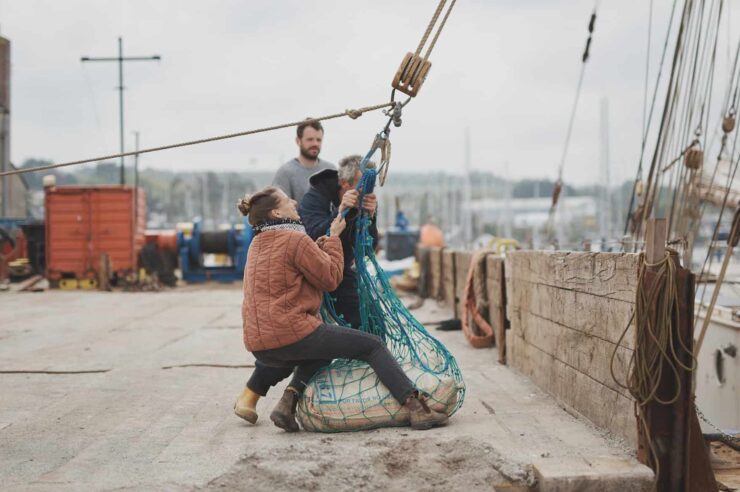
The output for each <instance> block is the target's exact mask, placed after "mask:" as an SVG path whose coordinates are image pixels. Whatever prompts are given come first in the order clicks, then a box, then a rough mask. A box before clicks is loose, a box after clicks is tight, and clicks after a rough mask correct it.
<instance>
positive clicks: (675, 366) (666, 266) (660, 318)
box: [610, 251, 696, 480]
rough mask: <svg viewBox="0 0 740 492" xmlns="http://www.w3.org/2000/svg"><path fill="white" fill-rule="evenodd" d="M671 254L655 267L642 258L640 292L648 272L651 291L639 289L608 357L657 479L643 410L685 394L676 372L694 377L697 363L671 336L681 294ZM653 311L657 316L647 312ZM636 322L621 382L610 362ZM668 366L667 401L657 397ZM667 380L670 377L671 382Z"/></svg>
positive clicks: (678, 339) (683, 344)
mask: <svg viewBox="0 0 740 492" xmlns="http://www.w3.org/2000/svg"><path fill="white" fill-rule="evenodd" d="M671 256H672V255H671V252H670V251H666V254H665V257H664V258H663V259H662V260H660V261H658V262H657V263H649V262H648V261H646V260H645V257H644V255H641V262H640V271H639V273H638V285H639V286H643V285H644V284H645V283H644V278H645V272H646V271H647V269H648V268H651V269H653V270H654V272H655V276H654V280H653V282H652V284H651V285H650V287H649V289H645V288H642V287H640V288H638V289H637V293H636V299H635V311H634V312H633V313H632V316H631V317H630V319H629V321H628V323H627V326H626V327H625V329H624V331H623V332H622V334H621V336H620V337H619V340H618V341H617V345H616V347H614V351H613V352H612V356H611V361H610V371H611V375H612V379H613V380H614V382H615V383H616V384H617V385H618V386H620V387H621V388H624V389H626V390H628V391H629V392H630V394H631V395H632V397H633V398H634V399H635V416H636V417H637V422H638V425H639V426H640V427H641V428H642V429H643V431H644V435H645V439H646V441H647V445H648V449H649V451H650V454H651V456H652V459H653V464H654V465H655V476H656V480H657V477H658V476H659V475H660V462H659V460H658V451H657V449H656V445H655V443H654V442H653V441H652V439H651V437H650V436H651V432H650V423H649V421H648V419H647V416H646V408H647V405H648V404H649V403H650V402H653V401H654V402H656V403H658V404H660V405H672V404H673V403H674V402H676V400H678V398H679V397H680V396H681V394H682V392H683V391H688V390H690V388H682V383H681V374H680V371H681V370H684V371H688V372H691V371H694V370H695V368H696V359H695V358H694V356H693V353H692V351H691V350H690V348H689V347H687V346H686V342H685V341H684V340H682V338H681V336H680V335H678V336H676V334H674V332H673V330H672V317H673V316H675V322H676V324H677V325H678V324H679V323H680V319H679V313H680V310H679V293H678V287H677V284H676V275H677V273H676V263H675V262H674V260H673V259H672V257H671ZM653 310H655V315H654V316H652V315H651V312H652V311H653ZM633 320H634V321H635V324H636V326H635V330H636V331H635V333H636V335H635V337H636V340H635V350H634V351H633V352H632V355H631V357H630V360H629V363H628V366H627V375H626V378H625V380H623V381H620V379H619V378H618V377H617V375H616V373H615V367H614V359H615V358H616V356H617V351H618V350H619V349H620V348H623V347H624V345H622V341H623V340H624V338H625V337H626V335H627V332H628V331H629V329H630V326H632V321H633ZM677 348H678V349H679V350H680V351H683V352H684V354H687V355H688V357H689V360H691V364H690V365H686V364H684V363H683V362H682V360H681V359H682V358H681V356H680V355H679V354H678V353H677ZM665 366H667V368H668V370H669V371H670V373H672V379H673V380H674V386H673V388H674V390H673V391H674V393H673V395H672V396H670V397H669V398H667V399H662V398H661V397H660V396H658V388H659V387H660V383H661V381H662V380H663V378H664V376H663V369H664V367H665ZM669 377H670V376H669Z"/></svg>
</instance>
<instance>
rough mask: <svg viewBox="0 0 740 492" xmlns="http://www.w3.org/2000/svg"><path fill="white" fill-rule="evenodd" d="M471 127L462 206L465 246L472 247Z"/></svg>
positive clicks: (468, 132) (468, 136)
mask: <svg viewBox="0 0 740 492" xmlns="http://www.w3.org/2000/svg"><path fill="white" fill-rule="evenodd" d="M470 168H471V162H470V128H468V127H466V128H465V170H464V173H465V175H464V177H463V179H464V182H463V193H464V197H463V201H464V203H465V205H464V206H463V207H461V210H463V211H464V212H463V214H464V215H463V217H462V226H463V241H465V247H468V248H469V247H470V246H471V245H472V244H473V210H472V204H471V198H472V197H471V195H472V191H471V186H470Z"/></svg>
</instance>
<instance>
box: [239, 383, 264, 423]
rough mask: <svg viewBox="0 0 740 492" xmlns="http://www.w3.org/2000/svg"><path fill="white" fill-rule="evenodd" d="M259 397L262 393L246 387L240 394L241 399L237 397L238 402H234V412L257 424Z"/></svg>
mask: <svg viewBox="0 0 740 492" xmlns="http://www.w3.org/2000/svg"><path fill="white" fill-rule="evenodd" d="M259 399H260V395H258V394H257V393H255V392H254V391H252V390H251V389H249V388H244V390H243V391H242V394H241V395H239V399H237V400H236V403H235V404H234V413H235V414H236V415H237V416H238V417H241V418H243V419H244V420H246V421H247V422H249V423H250V424H256V423H257V400H259Z"/></svg>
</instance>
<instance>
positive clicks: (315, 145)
mask: <svg viewBox="0 0 740 492" xmlns="http://www.w3.org/2000/svg"><path fill="white" fill-rule="evenodd" d="M323 139H324V128H323V127H322V126H321V123H320V122H318V121H315V120H311V119H308V120H306V121H305V122H304V123H301V124H300V125H298V127H297V128H296V139H295V141H296V144H297V145H298V150H299V153H298V157H296V158H294V159H292V160H290V161H288V162H286V163H285V164H283V165H282V166H280V169H278V170H277V173H276V174H275V179H273V180H272V184H273V185H275V186H277V187H279V188H280V189H282V190H283V191H284V192H285V194H286V195H288V196H289V197H290V198H292V199H293V200H295V201H297V202H298V203H301V200H302V199H303V195H305V194H306V192H307V191H308V188H309V187H310V185H309V184H308V178H310V177H311V176H312V175H314V174H316V173H317V172H319V171H323V170H324V169H336V166H335V165H334V164H332V163H331V162H327V161H323V160H321V159H319V153H320V152H321V142H322V141H323Z"/></svg>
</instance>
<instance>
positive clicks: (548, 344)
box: [505, 251, 639, 445]
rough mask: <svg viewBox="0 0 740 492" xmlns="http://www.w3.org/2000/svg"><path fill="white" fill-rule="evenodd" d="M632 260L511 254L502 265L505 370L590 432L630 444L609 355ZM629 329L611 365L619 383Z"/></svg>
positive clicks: (626, 404)
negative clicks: (588, 425)
mask: <svg viewBox="0 0 740 492" xmlns="http://www.w3.org/2000/svg"><path fill="white" fill-rule="evenodd" d="M638 258H639V257H638V255H636V254H623V253H576V252H571V253H567V252H544V251H517V252H510V253H508V254H507V257H506V266H505V277H506V294H507V313H508V317H509V320H510V323H511V329H510V330H509V333H508V334H507V337H506V338H507V345H506V350H507V362H508V364H509V365H511V366H513V367H514V368H516V369H518V370H519V371H520V372H522V373H523V374H525V375H526V376H528V377H529V378H531V379H532V381H533V382H534V383H535V384H537V385H538V386H540V387H541V388H543V389H544V390H545V391H547V392H548V393H550V394H552V395H553V396H555V397H556V398H558V399H559V400H560V401H561V402H563V403H565V404H566V405H568V406H569V407H571V408H572V409H574V410H576V411H577V412H578V413H580V414H582V415H583V416H585V417H586V418H588V419H589V420H591V421H592V422H593V423H594V424H596V425H597V426H599V427H602V428H604V429H606V430H608V431H610V432H612V433H613V434H615V435H617V436H620V437H622V438H624V439H627V440H628V441H629V442H630V443H632V444H635V445H636V443H637V434H636V432H637V423H636V420H635V417H634V411H633V399H632V397H631V396H630V395H629V393H628V392H627V391H626V390H625V389H623V388H621V387H620V386H619V385H617V384H616V382H615V381H614V380H613V378H612V375H611V372H610V361H611V357H612V353H613V352H614V350H615V348H616V347H617V342H618V340H619V337H620V335H621V334H622V331H623V330H624V329H625V327H626V326H627V323H628V322H629V320H630V317H631V315H632V311H633V309H634V300H635V292H636V289H637V276H638V265H639V263H638ZM633 347H634V323H632V326H630V329H629V331H628V333H627V335H626V336H625V338H624V340H623V341H622V343H621V344H620V346H619V348H618V349H617V352H616V357H615V360H614V366H615V374H616V375H617V378H618V379H619V380H620V381H624V378H625V374H626V369H627V364H628V362H629V358H630V356H631V355H632V350H633Z"/></svg>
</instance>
